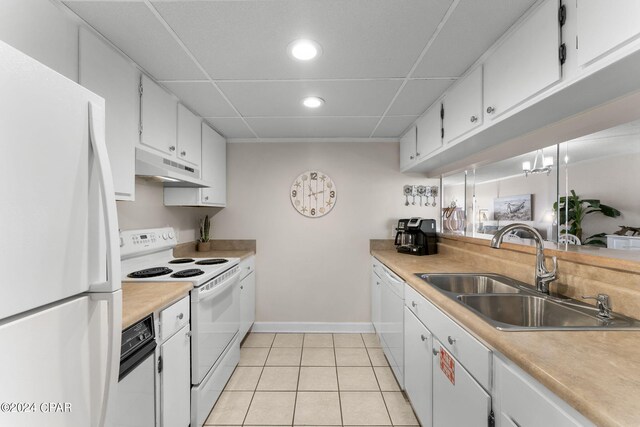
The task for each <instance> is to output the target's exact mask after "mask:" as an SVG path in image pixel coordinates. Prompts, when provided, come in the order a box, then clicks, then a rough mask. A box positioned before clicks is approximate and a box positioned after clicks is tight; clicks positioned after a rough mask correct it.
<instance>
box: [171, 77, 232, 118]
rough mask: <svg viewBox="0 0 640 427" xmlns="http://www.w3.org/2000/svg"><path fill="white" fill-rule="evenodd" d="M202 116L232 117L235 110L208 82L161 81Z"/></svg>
mask: <svg viewBox="0 0 640 427" xmlns="http://www.w3.org/2000/svg"><path fill="white" fill-rule="evenodd" d="M162 84H163V85H164V86H165V87H166V88H167V89H169V90H170V91H171V92H173V93H174V94H175V95H176V96H177V97H178V98H180V101H182V103H183V104H185V105H186V106H187V107H189V108H191V109H192V110H194V111H195V112H197V113H198V114H199V115H200V116H202V117H234V116H237V114H236V112H235V111H234V110H233V108H231V106H230V105H229V103H228V102H227V101H226V100H225V99H224V97H223V96H222V95H221V94H220V92H219V91H218V90H217V89H216V88H215V87H213V85H212V84H211V83H210V82H162Z"/></svg>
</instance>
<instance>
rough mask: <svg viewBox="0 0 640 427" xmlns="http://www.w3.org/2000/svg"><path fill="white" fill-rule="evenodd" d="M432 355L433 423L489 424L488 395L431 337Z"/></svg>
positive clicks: (468, 426)
mask: <svg viewBox="0 0 640 427" xmlns="http://www.w3.org/2000/svg"><path fill="white" fill-rule="evenodd" d="M432 358H433V361H432V366H433V426H434V427H451V426H465V427H475V426H478V427H486V426H487V425H489V417H490V415H491V395H489V393H488V392H487V391H485V390H484V389H483V388H482V387H481V386H480V384H478V383H477V382H476V380H475V379H474V378H473V377H472V376H471V374H470V373H469V372H467V370H466V369H464V367H462V365H461V364H460V362H458V361H457V360H456V359H455V358H454V357H453V356H451V354H450V353H448V352H447V350H446V348H445V347H444V345H443V344H442V343H441V342H440V341H438V340H437V339H434V340H433V352H432ZM446 372H448V374H447V373H446Z"/></svg>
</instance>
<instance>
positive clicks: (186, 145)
mask: <svg viewBox="0 0 640 427" xmlns="http://www.w3.org/2000/svg"><path fill="white" fill-rule="evenodd" d="M201 124H202V119H200V117H198V116H196V115H195V114H193V113H192V112H191V111H189V110H188V109H187V108H186V107H185V106H184V105H182V104H178V146H177V149H176V151H177V152H178V158H179V159H182V160H185V161H187V162H189V163H191V164H193V165H196V166H198V167H199V166H200V156H201V151H202V149H201V140H202V138H201V128H200V127H201Z"/></svg>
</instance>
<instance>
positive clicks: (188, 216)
mask: <svg viewBox="0 0 640 427" xmlns="http://www.w3.org/2000/svg"><path fill="white" fill-rule="evenodd" d="M117 206H118V225H119V227H120V229H121V230H131V229H137V228H157V227H173V228H174V229H175V230H176V234H177V236H178V242H180V243H184V242H192V241H194V240H196V239H197V238H198V237H199V236H198V233H199V231H198V226H199V223H200V219H201V218H204V216H205V215H209V216H211V215H213V214H214V213H215V212H216V211H217V210H219V209H216V208H189V207H167V206H165V205H164V192H163V186H162V184H161V183H159V182H153V181H149V180H146V179H143V178H136V200H135V202H117Z"/></svg>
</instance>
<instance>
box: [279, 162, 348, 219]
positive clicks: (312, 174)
mask: <svg viewBox="0 0 640 427" xmlns="http://www.w3.org/2000/svg"><path fill="white" fill-rule="evenodd" d="M289 196H290V197H291V204H293V207H294V208H295V209H296V210H297V211H298V212H299V213H301V214H302V215H304V216H306V217H309V218H318V217H321V216H324V215H326V214H328V213H329V212H331V209H333V207H334V206H335V205H336V198H337V196H338V190H337V189H336V184H335V183H334V182H333V181H332V180H331V178H329V176H328V175H327V174H326V173H322V172H320V171H319V170H309V171H306V172H303V173H301V174H300V175H299V176H298V177H297V178H296V179H295V180H293V184H291V190H289Z"/></svg>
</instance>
